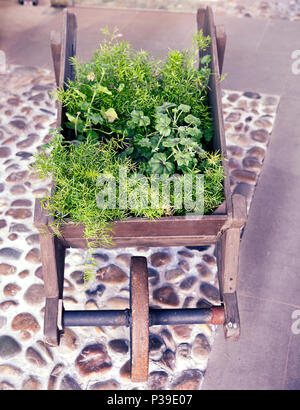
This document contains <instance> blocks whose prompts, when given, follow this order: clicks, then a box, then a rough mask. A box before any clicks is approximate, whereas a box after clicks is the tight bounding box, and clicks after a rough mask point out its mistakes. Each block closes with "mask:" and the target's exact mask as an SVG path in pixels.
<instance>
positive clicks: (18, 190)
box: [10, 185, 26, 195]
mask: <svg viewBox="0 0 300 410" xmlns="http://www.w3.org/2000/svg"><path fill="white" fill-rule="evenodd" d="M10 192H11V193H12V195H22V194H25V192H26V189H25V187H24V186H23V185H13V186H12V187H11V188H10Z"/></svg>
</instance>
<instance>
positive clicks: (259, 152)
mask: <svg viewBox="0 0 300 410" xmlns="http://www.w3.org/2000/svg"><path fill="white" fill-rule="evenodd" d="M265 153H266V151H265V150H264V149H263V148H261V147H256V146H255V147H252V148H250V149H249V150H248V151H247V155H248V156H249V157H256V158H258V159H259V160H262V159H263V158H264V156H265Z"/></svg>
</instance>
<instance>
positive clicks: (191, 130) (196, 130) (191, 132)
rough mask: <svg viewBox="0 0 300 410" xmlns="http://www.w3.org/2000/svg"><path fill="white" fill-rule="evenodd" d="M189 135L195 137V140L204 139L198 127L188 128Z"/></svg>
mask: <svg viewBox="0 0 300 410" xmlns="http://www.w3.org/2000/svg"><path fill="white" fill-rule="evenodd" d="M187 133H188V134H189V135H190V136H191V137H195V138H201V137H202V132H201V130H199V128H197V127H192V128H187Z"/></svg>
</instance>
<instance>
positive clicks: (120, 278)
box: [96, 264, 128, 285]
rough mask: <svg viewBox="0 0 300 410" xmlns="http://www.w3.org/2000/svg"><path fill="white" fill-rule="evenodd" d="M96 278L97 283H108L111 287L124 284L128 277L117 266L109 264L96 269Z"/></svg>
mask: <svg viewBox="0 0 300 410" xmlns="http://www.w3.org/2000/svg"><path fill="white" fill-rule="evenodd" d="M96 278H97V280H98V281H99V282H104V283H109V284H111V285H113V284H119V283H123V282H126V281H127V279H128V276H127V275H126V273H125V272H124V271H123V270H122V269H120V268H119V267H118V266H116V265H113V264H111V265H108V266H105V267H103V268H100V269H98V270H97V276H96Z"/></svg>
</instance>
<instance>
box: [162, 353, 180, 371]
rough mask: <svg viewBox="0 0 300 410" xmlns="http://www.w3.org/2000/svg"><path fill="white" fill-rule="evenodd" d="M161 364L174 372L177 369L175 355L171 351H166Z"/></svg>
mask: <svg viewBox="0 0 300 410" xmlns="http://www.w3.org/2000/svg"><path fill="white" fill-rule="evenodd" d="M159 363H160V364H162V365H163V366H165V367H166V368H167V369H169V370H172V371H173V370H174V369H175V364H176V356H175V353H174V352H173V351H172V350H171V349H166V350H165V351H164V352H163V355H162V358H161V360H160V361H159Z"/></svg>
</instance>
